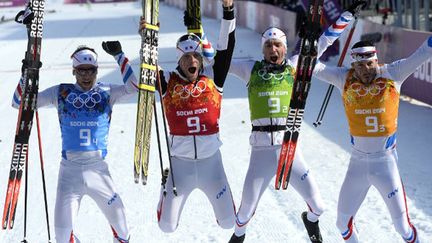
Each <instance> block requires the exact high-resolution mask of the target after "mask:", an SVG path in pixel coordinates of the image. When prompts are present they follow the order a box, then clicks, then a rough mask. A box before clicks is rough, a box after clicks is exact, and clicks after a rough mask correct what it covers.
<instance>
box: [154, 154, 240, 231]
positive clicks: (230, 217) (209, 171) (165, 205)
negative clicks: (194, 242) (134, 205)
mask: <svg viewBox="0 0 432 243" xmlns="http://www.w3.org/2000/svg"><path fill="white" fill-rule="evenodd" d="M171 160H172V161H171V162H172V170H173V173H174V182H175V186H176V188H177V196H175V195H174V194H173V187H172V177H171V173H170V174H169V176H168V180H167V183H166V190H167V193H166V196H164V195H163V191H162V190H161V194H160V200H159V204H158V209H157V210H158V212H157V213H158V223H159V228H160V229H161V230H162V231H163V232H167V233H170V232H174V231H175V230H176V228H177V226H178V222H179V219H180V216H181V213H182V210H183V206H184V205H185V203H186V200H187V198H188V197H189V195H190V193H191V192H192V191H193V190H195V189H199V190H201V191H202V192H204V194H205V195H206V196H207V198H208V200H209V201H210V203H211V205H212V207H213V211H214V214H215V216H216V221H217V223H218V224H219V226H220V227H222V228H224V229H229V228H232V227H233V226H234V223H235V206H234V201H233V198H232V194H231V189H230V186H229V184H228V180H227V177H226V175H225V170H224V168H223V165H222V158H221V154H220V151H219V150H218V151H217V152H216V153H215V154H214V155H212V156H211V157H209V158H206V159H199V160H190V159H184V158H178V157H172V159H171Z"/></svg>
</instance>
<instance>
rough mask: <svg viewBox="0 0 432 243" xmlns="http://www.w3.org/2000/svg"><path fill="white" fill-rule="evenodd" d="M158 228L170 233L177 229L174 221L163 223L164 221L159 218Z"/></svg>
mask: <svg viewBox="0 0 432 243" xmlns="http://www.w3.org/2000/svg"><path fill="white" fill-rule="evenodd" d="M158 225H159V228H160V229H161V230H162V231H163V232H165V233H172V232H174V231H175V230H176V229H177V224H174V223H165V222H164V221H162V220H160V221H159V222H158Z"/></svg>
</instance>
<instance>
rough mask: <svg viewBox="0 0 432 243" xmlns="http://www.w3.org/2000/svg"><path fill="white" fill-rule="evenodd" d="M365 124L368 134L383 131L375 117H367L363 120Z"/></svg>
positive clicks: (382, 126)
mask: <svg viewBox="0 0 432 243" xmlns="http://www.w3.org/2000/svg"><path fill="white" fill-rule="evenodd" d="M365 124H366V126H367V127H368V128H369V129H367V130H366V131H367V132H368V133H375V132H384V131H385V127H384V125H380V124H378V118H377V117H376V116H367V117H366V118H365Z"/></svg>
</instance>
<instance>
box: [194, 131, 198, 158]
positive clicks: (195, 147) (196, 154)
mask: <svg viewBox="0 0 432 243" xmlns="http://www.w3.org/2000/svg"><path fill="white" fill-rule="evenodd" d="M193 139H194V149H195V159H198V152H197V145H196V138H195V135H193Z"/></svg>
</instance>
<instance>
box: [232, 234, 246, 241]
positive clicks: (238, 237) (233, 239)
mask: <svg viewBox="0 0 432 243" xmlns="http://www.w3.org/2000/svg"><path fill="white" fill-rule="evenodd" d="M245 237H246V234H244V235H242V236H237V235H235V234H233V235H232V236H231V239H230V240H229V241H228V243H243V241H244V240H245Z"/></svg>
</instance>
